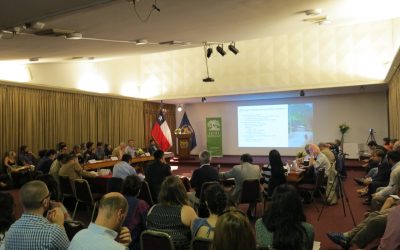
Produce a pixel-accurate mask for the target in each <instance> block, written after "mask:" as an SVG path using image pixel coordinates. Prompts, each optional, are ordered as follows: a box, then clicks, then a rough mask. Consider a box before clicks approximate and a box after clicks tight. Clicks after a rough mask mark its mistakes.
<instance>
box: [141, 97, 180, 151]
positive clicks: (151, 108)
mask: <svg viewBox="0 0 400 250" xmlns="http://www.w3.org/2000/svg"><path fill="white" fill-rule="evenodd" d="M160 108H161V105H160V103H155V102H145V103H144V104H143V113H144V124H145V125H144V128H145V132H144V138H145V140H146V142H147V143H148V142H149V141H150V139H151V129H152V128H153V125H154V123H155V122H156V119H157V115H158V114H159V112H160ZM162 108H163V109H165V110H166V113H165V120H166V121H167V123H168V126H169V129H170V130H171V135H172V142H173V145H172V147H171V148H170V149H169V150H168V151H171V152H174V153H175V152H176V138H175V134H174V131H175V129H176V115H175V109H176V106H175V105H172V104H163V105H162Z"/></svg>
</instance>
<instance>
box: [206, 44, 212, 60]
mask: <svg viewBox="0 0 400 250" xmlns="http://www.w3.org/2000/svg"><path fill="white" fill-rule="evenodd" d="M212 53H213V49H212V48H211V47H210V48H208V49H207V58H210V57H211V55H212Z"/></svg>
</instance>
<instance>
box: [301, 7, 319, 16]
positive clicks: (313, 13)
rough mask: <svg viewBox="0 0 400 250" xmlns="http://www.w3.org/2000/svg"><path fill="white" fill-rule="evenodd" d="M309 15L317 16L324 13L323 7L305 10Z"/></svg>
mask: <svg viewBox="0 0 400 250" xmlns="http://www.w3.org/2000/svg"><path fill="white" fill-rule="evenodd" d="M304 13H305V14H306V15H307V16H316V15H319V14H321V13H322V9H310V10H306V11H304Z"/></svg>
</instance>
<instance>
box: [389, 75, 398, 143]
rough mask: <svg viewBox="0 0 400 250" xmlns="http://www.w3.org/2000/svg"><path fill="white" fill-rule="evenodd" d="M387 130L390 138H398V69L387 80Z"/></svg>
mask: <svg viewBox="0 0 400 250" xmlns="http://www.w3.org/2000/svg"><path fill="white" fill-rule="evenodd" d="M388 96H389V107H388V110H389V132H390V138H397V139H400V120H399V119H400V107H399V105H400V71H399V68H398V69H397V70H396V73H395V74H394V75H393V77H392V79H391V80H390V82H389V93H388Z"/></svg>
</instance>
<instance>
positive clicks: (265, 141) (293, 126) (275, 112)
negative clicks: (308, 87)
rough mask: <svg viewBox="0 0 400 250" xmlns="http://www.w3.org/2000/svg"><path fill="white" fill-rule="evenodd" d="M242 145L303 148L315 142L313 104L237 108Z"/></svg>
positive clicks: (239, 142)
mask: <svg viewBox="0 0 400 250" xmlns="http://www.w3.org/2000/svg"><path fill="white" fill-rule="evenodd" d="M237 114H238V144H239V145H238V146H239V147H303V146H304V145H305V144H307V143H311V142H312V141H313V130H312V123H313V104H312V103H301V104H279V105H257V106H239V107H238V112H237Z"/></svg>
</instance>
